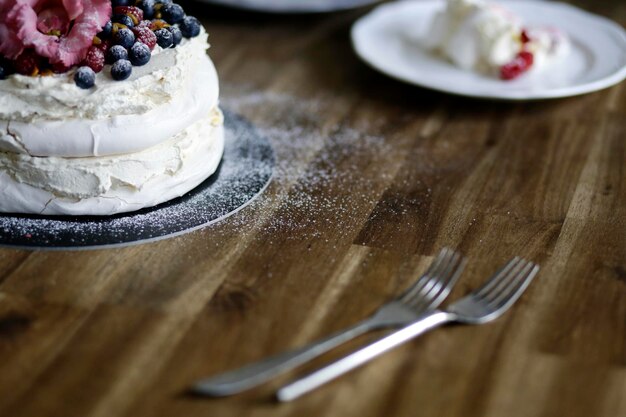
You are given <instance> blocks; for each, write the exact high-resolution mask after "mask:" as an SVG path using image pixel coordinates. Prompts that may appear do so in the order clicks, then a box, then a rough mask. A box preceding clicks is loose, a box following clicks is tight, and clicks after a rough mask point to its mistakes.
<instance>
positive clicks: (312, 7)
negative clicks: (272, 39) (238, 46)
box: [203, 0, 381, 13]
mask: <svg viewBox="0 0 626 417" xmlns="http://www.w3.org/2000/svg"><path fill="white" fill-rule="evenodd" d="M203 1H205V2H207V3H215V4H220V5H224V6H228V7H235V8H238V9H246V10H254V11H259V12H268V13H322V12H333V11H338V10H347V9H353V8H356V7H361V6H366V5H368V4H373V3H378V2H379V1H381V0H203Z"/></svg>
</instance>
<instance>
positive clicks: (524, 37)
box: [520, 29, 530, 43]
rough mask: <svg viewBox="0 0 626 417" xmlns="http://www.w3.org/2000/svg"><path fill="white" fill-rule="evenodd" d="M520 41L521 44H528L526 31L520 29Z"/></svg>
mask: <svg viewBox="0 0 626 417" xmlns="http://www.w3.org/2000/svg"><path fill="white" fill-rule="evenodd" d="M520 40H521V41H522V43H528V42H530V36H528V32H527V31H526V29H522V34H521V36H520Z"/></svg>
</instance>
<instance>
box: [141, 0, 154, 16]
mask: <svg viewBox="0 0 626 417" xmlns="http://www.w3.org/2000/svg"><path fill="white" fill-rule="evenodd" d="M154 4H155V3H154V0H139V1H138V2H137V7H139V8H140V9H141V10H142V11H143V18H144V19H146V20H151V19H153V18H154Z"/></svg>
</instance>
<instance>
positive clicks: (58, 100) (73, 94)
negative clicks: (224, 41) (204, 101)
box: [0, 29, 209, 122]
mask: <svg viewBox="0 0 626 417" xmlns="http://www.w3.org/2000/svg"><path fill="white" fill-rule="evenodd" d="M207 38H208V35H207V33H206V32H205V31H204V29H202V32H201V33H200V35H198V36H196V37H194V38H191V39H183V41H182V42H181V44H180V45H178V46H177V47H176V48H168V49H162V48H161V47H159V46H158V45H157V46H156V47H155V48H154V50H153V51H152V58H151V59H150V62H148V64H146V65H144V66H141V67H133V73H132V75H131V77H130V78H129V79H128V80H125V81H124V82H119V81H115V80H113V79H112V78H111V75H110V73H109V70H108V69H109V66H106V67H105V69H104V70H103V71H102V72H100V73H98V74H97V75H96V84H95V86H94V87H93V88H90V89H82V88H79V87H77V86H76V83H75V82H74V79H73V78H74V72H75V71H69V72H67V73H65V74H56V75H51V76H45V77H29V76H25V75H19V74H14V75H11V76H10V77H8V78H7V79H6V80H3V81H2V82H0V120H12V121H16V122H33V121H45V120H53V121H55V120H67V119H91V120H98V119H107V118H110V117H115V116H120V115H141V114H144V113H147V112H149V111H150V110H153V109H155V108H158V107H161V106H163V105H164V104H167V103H169V102H171V101H173V100H174V99H175V98H176V97H177V96H179V95H180V94H181V92H182V88H183V87H184V86H185V85H186V84H187V82H188V80H189V78H190V77H191V76H192V75H193V74H195V69H196V67H197V66H198V65H199V60H200V58H201V57H203V56H205V55H206V50H207V49H208V48H209V44H208V41H207Z"/></svg>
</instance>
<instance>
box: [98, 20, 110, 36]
mask: <svg viewBox="0 0 626 417" xmlns="http://www.w3.org/2000/svg"><path fill="white" fill-rule="evenodd" d="M112 34H113V22H111V21H110V20H109V21H108V22H107V24H106V25H104V26H103V27H102V31H101V32H100V33H98V37H99V38H100V39H109V38H110V37H111V35H112Z"/></svg>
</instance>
